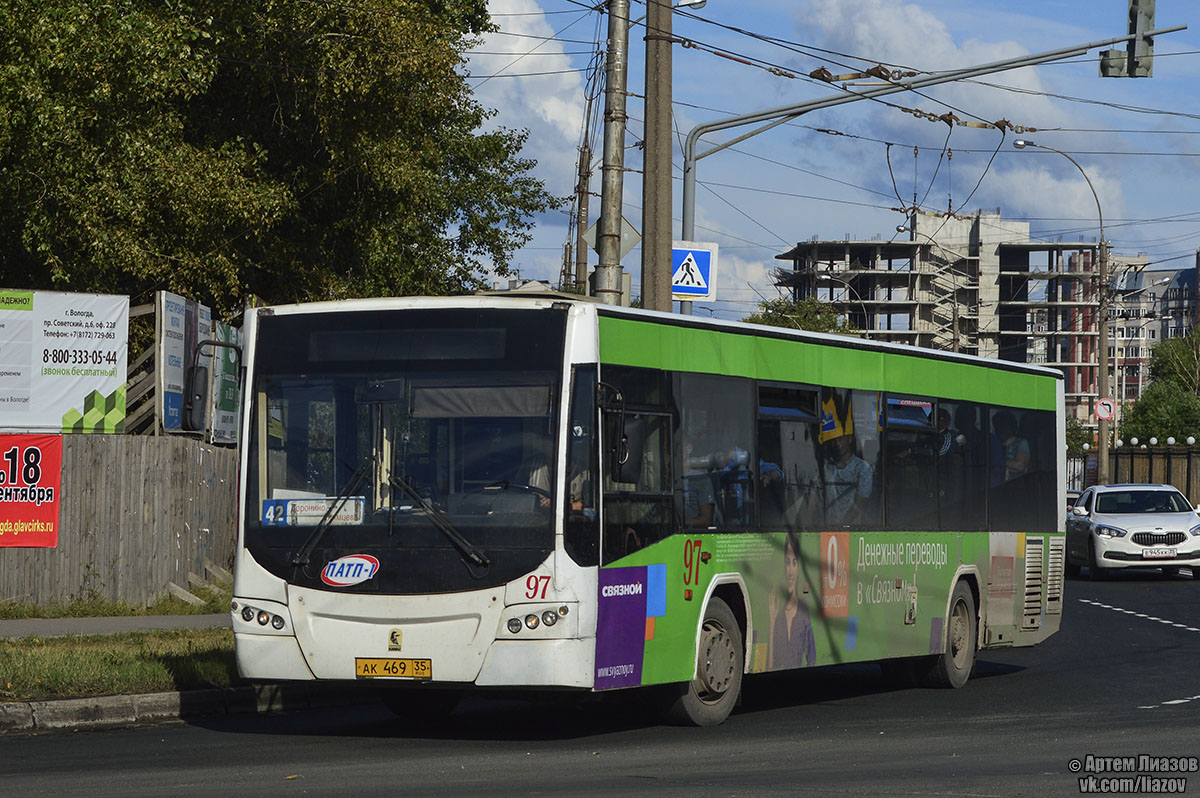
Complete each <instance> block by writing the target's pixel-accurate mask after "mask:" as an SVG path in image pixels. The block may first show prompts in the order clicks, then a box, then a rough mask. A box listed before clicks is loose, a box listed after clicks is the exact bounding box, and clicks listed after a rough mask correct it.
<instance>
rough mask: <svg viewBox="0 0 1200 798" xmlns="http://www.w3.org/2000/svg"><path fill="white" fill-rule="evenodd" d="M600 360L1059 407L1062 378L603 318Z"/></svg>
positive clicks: (981, 400)
mask: <svg viewBox="0 0 1200 798" xmlns="http://www.w3.org/2000/svg"><path fill="white" fill-rule="evenodd" d="M599 321H600V361H601V362H602V363H608V364H612V365H617V366H639V367H643V368H657V369H663V370H667V371H690V372H699V373H704V374H727V375H730V376H735V377H748V378H752V379H759V380H779V381H781V382H803V383H809V384H812V385H831V386H836V387H839V388H857V389H860V390H868V391H882V390H886V391H888V392H890V393H908V394H916V395H920V396H935V397H940V398H948V399H949V398H953V399H960V400H963V401H973V402H987V403H990V404H999V405H1007V406H1009V407H1021V408H1029V409H1033V410H1054V409H1055V383H1056V379H1055V378H1054V377H1052V376H1049V375H1041V374H1025V373H1020V372H1015V371H1005V370H1000V369H990V368H987V367H986V366H977V365H974V364H971V363H955V362H952V361H948V360H936V359H932V358H923V357H912V356H909V355H902V354H897V353H894V352H880V351H872V350H869V349H855V348H849V347H847V348H841V347H835V346H823V345H820V344H814V343H809V342H805V341H788V340H785V339H781V338H756V337H755V336H752V335H741V334H737V333H729V332H723V331H719V330H703V329H697V328H692V327H672V326H669V325H665V324H657V323H654V322H644V321H637V320H632V319H622V318H614V317H610V316H601V317H600V319H599Z"/></svg>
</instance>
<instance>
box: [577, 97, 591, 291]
mask: <svg viewBox="0 0 1200 798" xmlns="http://www.w3.org/2000/svg"><path fill="white" fill-rule="evenodd" d="M589 105H590V103H589ZM589 116H590V113H589ZM591 177H592V148H591V147H589V146H588V143H587V142H586V141H585V142H583V146H582V147H580V148H579V179H578V181H577V182H576V183H575V209H576V211H575V290H576V291H583V292H584V293H587V291H586V286H587V259H588V255H587V251H588V245H587V242H586V241H584V239H583V235H584V233H586V232H587V226H588V183H589V181H590V180H591Z"/></svg>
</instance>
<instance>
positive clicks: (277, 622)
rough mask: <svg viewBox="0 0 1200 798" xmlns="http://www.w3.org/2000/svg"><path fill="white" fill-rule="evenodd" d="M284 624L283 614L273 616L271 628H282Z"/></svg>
mask: <svg viewBox="0 0 1200 798" xmlns="http://www.w3.org/2000/svg"><path fill="white" fill-rule="evenodd" d="M283 624H284V620H283V616H282V615H276V616H275V617H273V618H271V628H272V629H282V628H283Z"/></svg>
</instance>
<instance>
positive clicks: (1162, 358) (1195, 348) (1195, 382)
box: [1150, 327, 1200, 395]
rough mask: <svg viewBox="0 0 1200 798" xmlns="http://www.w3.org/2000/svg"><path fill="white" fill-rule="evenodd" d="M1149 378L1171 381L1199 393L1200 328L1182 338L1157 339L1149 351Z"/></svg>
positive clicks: (1158, 380) (1190, 331)
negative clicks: (1156, 342)
mask: <svg viewBox="0 0 1200 798" xmlns="http://www.w3.org/2000/svg"><path fill="white" fill-rule="evenodd" d="M1150 379H1152V380H1154V381H1156V382H1163V381H1171V382H1174V383H1176V384H1178V385H1179V386H1180V387H1181V388H1183V389H1184V390H1186V391H1190V392H1191V393H1194V394H1198V395H1200V328H1196V327H1193V328H1192V329H1191V330H1189V331H1188V334H1187V335H1185V336H1184V337H1182V338H1167V339H1164V340H1162V341H1159V342H1158V344H1156V345H1155V347H1154V349H1153V351H1151V353H1150Z"/></svg>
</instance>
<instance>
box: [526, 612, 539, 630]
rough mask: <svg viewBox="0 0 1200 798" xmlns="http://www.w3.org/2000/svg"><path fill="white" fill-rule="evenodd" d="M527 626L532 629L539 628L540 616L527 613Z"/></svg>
mask: <svg viewBox="0 0 1200 798" xmlns="http://www.w3.org/2000/svg"><path fill="white" fill-rule="evenodd" d="M525 626H527V627H528V628H530V629H536V628H538V617H537V616H536V615H532V614H531V615H526V616H525Z"/></svg>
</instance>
